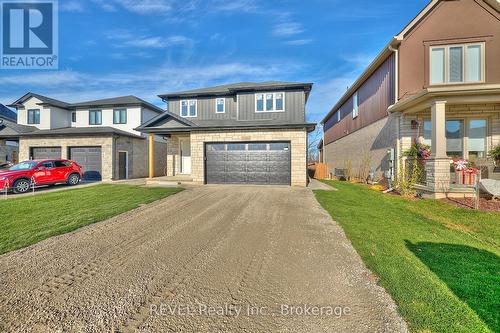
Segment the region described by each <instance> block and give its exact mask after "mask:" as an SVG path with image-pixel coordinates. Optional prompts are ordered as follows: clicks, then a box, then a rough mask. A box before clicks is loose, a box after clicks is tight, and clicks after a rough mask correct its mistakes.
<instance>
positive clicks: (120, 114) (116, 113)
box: [113, 109, 127, 124]
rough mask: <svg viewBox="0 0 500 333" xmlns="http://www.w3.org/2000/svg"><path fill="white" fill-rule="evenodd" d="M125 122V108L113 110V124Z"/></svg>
mask: <svg viewBox="0 0 500 333" xmlns="http://www.w3.org/2000/svg"><path fill="white" fill-rule="evenodd" d="M126 123H127V109H117V110H113V124H126Z"/></svg>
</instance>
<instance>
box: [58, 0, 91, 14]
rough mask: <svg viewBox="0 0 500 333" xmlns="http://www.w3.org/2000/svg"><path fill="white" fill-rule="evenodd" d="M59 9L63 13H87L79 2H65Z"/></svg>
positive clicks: (67, 0)
mask: <svg viewBox="0 0 500 333" xmlns="http://www.w3.org/2000/svg"><path fill="white" fill-rule="evenodd" d="M59 9H60V10H61V11H63V12H77V13H81V12H84V11H85V7H84V5H83V3H82V2H81V1H78V0H71V1H70V0H66V1H64V2H63V3H62V4H61V6H60V7H59Z"/></svg>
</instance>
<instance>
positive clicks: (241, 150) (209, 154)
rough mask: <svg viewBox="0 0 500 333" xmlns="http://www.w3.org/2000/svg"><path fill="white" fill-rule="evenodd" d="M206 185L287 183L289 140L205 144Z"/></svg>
mask: <svg viewBox="0 0 500 333" xmlns="http://www.w3.org/2000/svg"><path fill="white" fill-rule="evenodd" d="M205 176H206V181H207V184H262V185H290V183H291V147H290V142H248V143H228V142H220V143H206V144H205Z"/></svg>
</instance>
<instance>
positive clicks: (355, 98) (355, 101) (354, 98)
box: [352, 92, 359, 119]
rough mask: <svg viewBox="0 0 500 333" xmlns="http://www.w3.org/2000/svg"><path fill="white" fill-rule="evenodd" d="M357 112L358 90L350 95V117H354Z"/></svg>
mask: <svg viewBox="0 0 500 333" xmlns="http://www.w3.org/2000/svg"><path fill="white" fill-rule="evenodd" d="M358 114H359V105H358V92H355V93H354V95H353V97H352V118H353V119H354V118H356V117H357V116H358Z"/></svg>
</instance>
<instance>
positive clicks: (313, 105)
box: [307, 73, 357, 121]
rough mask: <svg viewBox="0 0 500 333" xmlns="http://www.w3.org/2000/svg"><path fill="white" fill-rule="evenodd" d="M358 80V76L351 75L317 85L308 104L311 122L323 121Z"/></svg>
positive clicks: (308, 114)
mask: <svg viewBox="0 0 500 333" xmlns="http://www.w3.org/2000/svg"><path fill="white" fill-rule="evenodd" d="M356 78H357V75H356V74H354V73H350V74H348V75H346V76H342V77H338V78H334V79H331V80H326V81H323V82H318V83H315V84H314V87H313V89H312V91H311V96H310V98H309V102H308V104H307V116H308V118H309V120H310V121H320V120H322V119H323V117H324V116H326V115H327V114H328V112H330V110H331V108H332V107H333V106H334V105H335V104H336V103H337V102H338V100H339V99H340V98H341V97H342V96H343V95H344V93H345V92H346V91H347V89H348V87H349V86H350V85H351V84H353V82H354V81H355V80H356Z"/></svg>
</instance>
